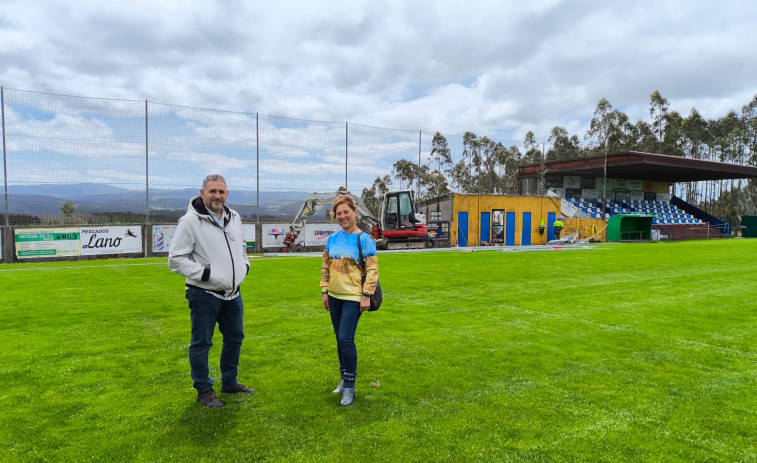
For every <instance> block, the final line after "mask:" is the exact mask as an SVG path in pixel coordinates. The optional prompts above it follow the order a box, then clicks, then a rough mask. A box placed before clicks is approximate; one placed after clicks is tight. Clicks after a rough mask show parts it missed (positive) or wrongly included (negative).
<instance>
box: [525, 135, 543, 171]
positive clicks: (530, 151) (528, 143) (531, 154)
mask: <svg viewBox="0 0 757 463" xmlns="http://www.w3.org/2000/svg"><path fill="white" fill-rule="evenodd" d="M523 149H525V150H526V154H525V155H524V156H523V162H524V163H525V164H541V163H542V161H543V159H542V158H543V153H542V150H541V149H540V148H539V144H538V143H536V135H534V133H533V132H532V131H530V130H529V131H528V132H526V136H525V137H523Z"/></svg>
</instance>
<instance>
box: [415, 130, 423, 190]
mask: <svg viewBox="0 0 757 463" xmlns="http://www.w3.org/2000/svg"><path fill="white" fill-rule="evenodd" d="M422 134H423V132H421V131H420V130H419V131H418V182H417V185H418V186H417V189H418V194H417V195H416V197H415V200H416V201H420V198H421V137H422V136H423V135H422Z"/></svg>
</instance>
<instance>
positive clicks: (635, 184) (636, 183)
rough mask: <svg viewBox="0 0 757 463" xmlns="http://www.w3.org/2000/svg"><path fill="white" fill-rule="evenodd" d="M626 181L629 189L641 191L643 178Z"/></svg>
mask: <svg viewBox="0 0 757 463" xmlns="http://www.w3.org/2000/svg"><path fill="white" fill-rule="evenodd" d="M626 183H627V185H628V189H629V190H636V191H641V188H642V187H641V183H642V182H641V180H627V181H626Z"/></svg>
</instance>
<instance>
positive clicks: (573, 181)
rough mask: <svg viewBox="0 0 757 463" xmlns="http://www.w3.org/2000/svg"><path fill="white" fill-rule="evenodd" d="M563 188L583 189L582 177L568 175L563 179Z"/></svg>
mask: <svg viewBox="0 0 757 463" xmlns="http://www.w3.org/2000/svg"><path fill="white" fill-rule="evenodd" d="M562 186H563V188H578V189H580V188H581V177H579V176H577V175H566V176H565V177H563V184H562Z"/></svg>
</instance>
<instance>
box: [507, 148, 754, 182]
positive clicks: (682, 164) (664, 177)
mask: <svg viewBox="0 0 757 463" xmlns="http://www.w3.org/2000/svg"><path fill="white" fill-rule="evenodd" d="M606 159H607V178H624V179H635V180H649V181H659V182H669V183H678V182H697V181H701V180H724V179H739V178H743V179H748V178H757V167H752V166H743V165H739V164H728V163H725V162H715V161H705V160H701V159H692V158H684V157H679V156H668V155H664V154H651V153H640V152H637V151H626V152H622V153H612V154H608V155H607V156H606ZM604 166H605V156H596V157H591V158H580V159H567V160H560V161H552V162H547V163H544V166H543V168H544V169H545V170H546V172H547V173H550V174H559V175H579V176H587V177H603V176H604ZM541 172H542V165H538V164H537V165H531V166H522V167H520V168H519V169H518V176H519V177H520V178H524V177H534V176H538V175H540V174H541Z"/></svg>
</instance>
